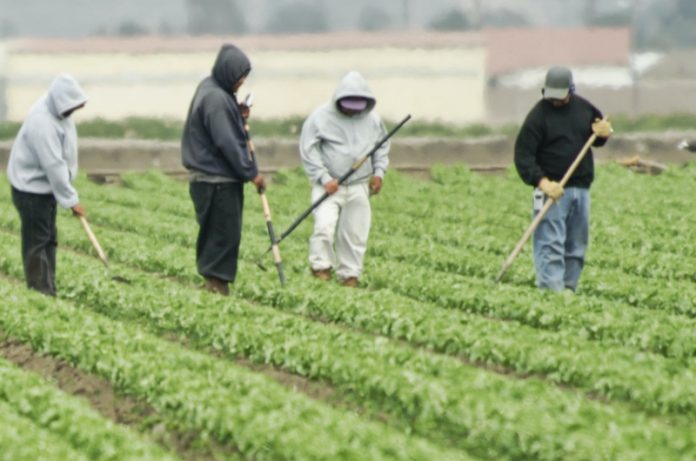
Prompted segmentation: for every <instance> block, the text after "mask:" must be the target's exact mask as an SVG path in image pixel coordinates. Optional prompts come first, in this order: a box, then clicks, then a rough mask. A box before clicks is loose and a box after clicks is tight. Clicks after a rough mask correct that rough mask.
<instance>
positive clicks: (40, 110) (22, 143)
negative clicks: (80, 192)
mask: <svg viewBox="0 0 696 461" xmlns="http://www.w3.org/2000/svg"><path fill="white" fill-rule="evenodd" d="M85 102H87V96H86V95H85V93H84V92H83V91H82V89H81V88H80V85H79V84H78V83H77V81H76V80H75V79H74V78H72V77H71V76H69V75H59V76H58V77H56V78H55V80H53V83H52V84H51V86H50V88H49V89H48V93H47V94H45V95H44V96H42V97H41V99H39V100H38V101H37V102H36V103H35V104H34V106H33V107H32V108H31V110H30V111H29V115H27V118H26V119H25V120H24V123H23V124H22V128H21V129H20V130H19V133H18V134H17V138H16V139H15V142H14V144H13V145H12V150H11V152H10V160H9V162H8V165H7V177H8V179H9V180H10V183H11V184H12V186H13V187H14V188H15V189H17V190H20V191H22V192H30V193H34V194H51V193H52V194H53V195H54V196H55V198H56V201H57V202H58V204H59V205H61V206H62V207H64V208H72V207H74V206H75V205H77V204H78V203H79V199H78V196H77V191H76V190H75V188H74V187H73V186H72V181H74V180H75V177H76V176H77V130H76V129H75V123H74V122H73V120H72V117H70V116H67V117H64V116H63V115H62V114H64V113H66V112H67V111H70V110H72V109H75V108H76V107H78V106H81V105H82V104H84V103H85Z"/></svg>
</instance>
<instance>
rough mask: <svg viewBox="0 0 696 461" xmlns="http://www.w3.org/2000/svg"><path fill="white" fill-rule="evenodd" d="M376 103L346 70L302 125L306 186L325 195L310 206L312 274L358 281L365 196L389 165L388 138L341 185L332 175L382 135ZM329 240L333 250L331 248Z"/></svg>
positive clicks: (366, 226) (367, 212)
mask: <svg viewBox="0 0 696 461" xmlns="http://www.w3.org/2000/svg"><path fill="white" fill-rule="evenodd" d="M376 103H377V101H376V99H375V96H374V95H373V94H372V91H371V90H370V88H369V87H368V85H367V82H366V81H365V79H364V78H363V77H362V75H360V74H359V73H358V72H350V73H348V74H347V75H346V76H345V77H343V79H342V80H341V82H340V83H339V85H338V87H337V89H336V91H335V93H334V95H333V98H332V99H331V101H330V102H329V103H327V104H324V105H322V106H320V107H319V108H317V109H316V110H315V111H314V112H313V113H312V114H311V115H310V116H309V117H308V118H307V120H306V121H305V123H304V125H303V126H302V135H301V138H300V155H301V158H302V164H303V166H304V169H305V172H306V173H307V176H308V177H309V180H310V182H311V184H312V201H313V202H314V201H316V200H317V199H319V197H321V196H322V195H323V194H324V192H326V193H328V194H329V195H330V197H329V198H328V199H326V200H325V201H324V202H323V203H322V204H321V205H320V206H318V207H317V208H316V209H315V210H314V232H313V234H312V236H311V237H310V240H309V263H310V266H311V270H312V274H313V275H314V276H315V277H317V278H319V279H321V280H329V279H331V271H332V269H335V274H336V278H337V279H338V280H339V281H340V282H341V283H343V284H344V285H346V286H351V287H355V286H357V285H358V280H359V277H360V275H361V273H362V269H363V259H364V256H365V251H366V250H367V239H368V235H369V233H370V223H371V217H372V211H371V208H370V200H369V197H370V194H378V193H379V192H380V190H381V188H382V181H383V179H384V174H385V173H386V171H387V166H388V165H389V157H388V154H389V147H390V144H389V142H385V143H384V144H383V145H382V147H380V148H379V149H378V150H377V151H376V152H375V154H374V156H373V157H372V158H371V161H370V162H365V163H364V164H363V165H362V166H361V167H360V168H359V169H358V170H357V171H356V172H355V173H353V174H352V175H351V176H350V177H349V178H348V179H347V180H346V181H345V182H344V183H343V184H341V185H340V187H339V185H338V178H340V177H341V176H342V175H343V174H345V173H346V172H348V171H349V170H350V168H351V166H352V165H353V164H354V163H355V162H356V161H357V160H359V159H360V158H362V157H363V156H365V155H366V154H367V153H368V152H369V151H370V150H371V149H372V148H373V147H374V146H375V144H376V143H377V142H378V141H379V140H380V139H381V138H383V137H384V136H385V135H386V134H387V130H386V129H385V127H384V124H383V123H382V120H381V118H380V117H379V115H378V114H377V113H376V112H375V111H374V110H373V109H374V107H375V105H376ZM334 239H335V252H334Z"/></svg>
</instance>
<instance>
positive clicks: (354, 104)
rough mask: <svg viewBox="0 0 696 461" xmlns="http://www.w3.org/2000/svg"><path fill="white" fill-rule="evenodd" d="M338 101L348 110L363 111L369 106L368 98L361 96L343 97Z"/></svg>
mask: <svg viewBox="0 0 696 461" xmlns="http://www.w3.org/2000/svg"><path fill="white" fill-rule="evenodd" d="M338 103H339V104H340V105H341V107H342V108H344V109H348V110H356V111H363V110H365V109H366V108H367V99H366V98H360V97H347V98H341V99H340V100H339V101H338Z"/></svg>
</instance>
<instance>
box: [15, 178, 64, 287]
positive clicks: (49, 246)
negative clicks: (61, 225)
mask: <svg viewBox="0 0 696 461" xmlns="http://www.w3.org/2000/svg"><path fill="white" fill-rule="evenodd" d="M12 202H13V203H14V206H15V208H17V211H18V212H19V218H20V219H21V221H22V262H23V263H24V277H25V278H26V281H27V286H28V287H29V288H31V289H33V290H37V291H40V292H42V293H45V294H47V295H50V296H55V295H56V247H57V246H58V229H57V228H56V199H55V198H54V197H53V195H52V194H32V193H29V192H22V191H19V190H17V189H15V188H14V187H13V188H12Z"/></svg>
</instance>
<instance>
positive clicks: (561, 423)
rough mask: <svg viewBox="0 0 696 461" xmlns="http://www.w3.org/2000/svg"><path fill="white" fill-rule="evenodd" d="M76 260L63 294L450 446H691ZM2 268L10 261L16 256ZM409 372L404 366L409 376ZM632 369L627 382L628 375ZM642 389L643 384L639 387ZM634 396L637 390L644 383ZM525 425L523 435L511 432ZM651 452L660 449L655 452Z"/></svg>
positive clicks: (564, 401)
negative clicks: (318, 387)
mask: <svg viewBox="0 0 696 461" xmlns="http://www.w3.org/2000/svg"><path fill="white" fill-rule="evenodd" d="M15 243H16V242H15ZM71 256H72V257H71V258H64V259H63V260H62V261H61V265H62V267H64V272H65V273H66V276H65V277H64V283H63V285H64V290H65V291H66V293H67V296H70V297H74V298H75V299H76V300H78V302H79V303H80V304H84V305H85V306H94V307H95V308H96V309H98V310H99V311H100V312H102V313H104V314H107V315H110V316H114V317H120V316H125V317H127V318H130V319H134V320H136V321H139V322H140V323H150V324H152V325H153V327H155V328H158V329H161V330H164V331H166V332H168V333H174V334H185V335H186V336H187V337H188V338H190V339H194V340H197V341H202V342H203V343H204V345H205V346H212V347H214V348H216V349H219V350H222V351H224V352H226V353H229V354H232V355H236V354H242V355H244V356H246V357H248V358H250V359H252V360H255V361H263V362H267V363H271V364H274V365H279V366H283V367H285V368H287V369H289V370H290V371H293V372H295V373H299V374H306V375H308V376H309V377H311V378H313V379H324V380H327V381H328V382H330V383H331V384H333V385H336V386H338V387H344V388H347V389H349V390H352V391H353V392H355V393H356V395H357V396H358V398H360V399H366V400H368V401H371V402H375V403H376V404H377V405H381V408H382V409H383V410H384V411H388V412H396V413H398V412H403V413H404V416H405V417H407V418H410V419H411V420H412V424H413V427H414V430H415V433H422V432H424V431H435V433H437V432H443V433H444V434H447V435H448V436H449V437H456V434H466V437H464V438H461V440H459V441H457V442H455V443H456V444H457V445H461V446H462V447H463V448H466V449H468V450H471V451H472V452H473V453H477V454H481V455H486V456H492V455H493V456H496V457H510V458H517V457H519V456H535V457H538V458H540V459H559V457H560V458H561V459H571V458H575V457H582V456H583V455H582V453H585V455H586V456H589V455H590V454H591V453H592V452H593V450H596V449H599V450H601V451H602V452H606V453H616V454H617V455H618V454H624V453H635V454H638V453H641V456H649V455H648V453H651V452H653V450H655V444H662V443H664V441H666V440H670V439H672V438H673V437H676V439H677V440H679V441H680V442H679V443H686V444H687V445H686V446H689V448H688V449H687V451H686V452H688V450H690V449H691V448H690V445H689V444H690V443H691V442H690V441H689V437H688V436H686V435H685V434H689V433H690V429H688V428H687V427H688V426H686V427H684V429H683V430H682V429H679V426H678V425H677V424H675V423H672V424H671V426H670V427H669V428H668V426H665V425H663V424H662V423H660V422H659V421H658V420H651V419H648V418H646V417H644V416H640V415H638V414H634V413H631V412H627V411H625V410H621V409H620V407H612V408H608V407H606V406H604V405H601V404H598V403H594V402H592V401H591V400H587V399H583V398H581V396H573V395H572V394H570V393H568V392H565V391H562V390H558V389H555V388H553V387H552V386H549V385H546V384H544V383H542V382H538V381H536V380H512V381H511V380H509V379H506V378H503V377H498V376H496V375H495V374H492V373H490V372H487V371H485V370H477V369H476V368H472V367H468V366H465V365H462V364H460V363H458V362H457V361H454V360H450V359H447V358H445V357H437V356H433V355H431V354H427V353H421V352H417V351H414V350H411V349H410V348H404V347H398V346H392V345H390V344H389V343H388V342H386V341H380V340H379V339H378V338H377V339H375V338H370V337H363V336H362V335H359V334H355V333H349V332H346V331H342V330H340V329H332V328H330V327H328V326H326V325H322V324H313V323H311V322H306V321H303V320H300V318H298V317H294V316H286V315H282V314H280V313H278V312H274V311H272V310H266V311H264V310H263V309H262V308H261V307H259V306H257V307H254V306H244V305H240V303H235V304H232V305H230V304H229V303H226V302H225V300H223V299H219V298H215V297H212V296H210V295H207V294H205V293H194V294H193V295H192V294H190V293H187V292H186V290H181V289H178V290H177V288H176V285H175V284H172V283H171V282H166V281H160V282H158V281H156V280H153V279H152V278H149V277H148V278H144V279H140V278H138V277H133V278H132V280H133V282H134V285H135V286H134V287H132V288H131V287H127V286H126V287H119V286H114V285H113V284H106V285H105V284H101V283H96V281H95V280H90V279H89V277H85V276H84V275H83V277H82V280H79V281H78V280H77V277H75V275H77V274H84V273H85V272H86V271H87V270H88V269H89V264H87V263H83V264H79V263H76V262H75V260H76V259H77V258H75V257H74V255H71ZM66 259H67V260H66ZM7 265H8V266H11V267H14V266H16V265H17V263H16V262H15V263H14V264H11V263H10V264H7ZM68 280H74V281H73V282H72V283H70V282H69V281H68ZM121 311H123V312H124V313H123V314H120V313H119V312H121ZM549 349H551V350H552V346H549ZM576 363H578V362H577V361H576ZM571 366H572V365H571ZM580 366H582V365H580ZM405 369H407V370H409V371H408V373H406V374H405V373H404V370H405ZM556 371H557V372H562V370H556ZM600 371H601V370H600ZM617 371H630V370H628V369H627V368H623V369H621V370H617ZM637 374H638V373H633V374H632V375H633V376H636V375H637ZM629 376H630V374H629ZM629 376H627V379H631V378H630V377H629ZM653 378H655V376H653ZM606 379H607V380H608V381H610V380H611V378H609V377H607V378H606ZM669 379H670V378H669V376H665V377H664V378H663V379H662V380H660V381H659V383H658V382H656V383H654V384H653V386H658V389H656V391H657V392H655V394H656V395H659V394H662V393H664V390H663V389H660V388H659V386H665V385H666V382H665V381H667V383H669ZM674 379H675V382H672V383H671V384H672V385H676V384H677V382H676V380H677V379H678V378H676V377H674ZM688 382H690V381H688ZM688 382H687V383H686V386H685V388H688ZM647 385H648V384H647V383H645V382H644V387H645V386H647ZM634 392H635V394H636V395H638V394H639V393H640V390H638V389H637V390H635V391H634ZM518 396H519V397H518ZM500 399H503V400H505V402H506V404H505V408H506V411H505V412H503V413H501V412H499V411H498V410H497V407H498V403H497V402H499V400H500ZM561 415H563V416H562V417H561ZM571 415H574V416H571ZM531 421H534V422H535V423H534V424H532V423H531ZM610 422H611V424H619V425H620V426H621V435H620V436H618V438H617V439H613V440H611V441H608V442H607V443H606V444H602V443H598V442H597V439H599V438H601V435H600V434H602V433H604V431H606V430H607V424H610ZM648 426H649V427H650V433H651V434H652V435H651V437H660V441H659V442H658V440H657V439H653V442H654V443H650V444H648V445H649V447H638V446H635V443H636V442H635V440H636V439H635V437H642V435H640V436H638V435H637V434H641V433H642V431H643V430H644V429H645V428H646V427H648ZM426 433H427V432H426ZM523 433H524V434H525V438H524V439H523V440H516V439H517V438H518V437H520V435H521V434H523ZM660 434H664V437H663V436H662V435H660ZM513 440H515V442H511V441H513ZM560 440H565V441H566V442H569V441H571V440H572V441H573V450H572V451H568V452H566V451H565V450H564V448H563V445H562V444H560V443H559V441H560ZM661 449H665V448H664V447H663V448H661ZM646 450H647V451H646ZM667 450H668V451H667V452H666V453H665V455H667V453H670V452H671V451H670V450H676V451H674V452H672V453H680V452H681V450H682V449H681V448H679V447H678V445H675V446H672V447H670V448H667ZM654 453H655V456H659V455H658V453H659V452H654Z"/></svg>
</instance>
